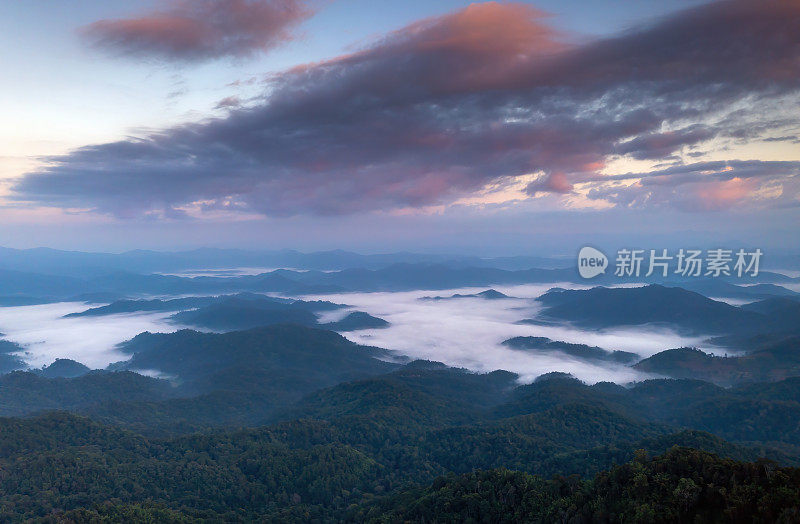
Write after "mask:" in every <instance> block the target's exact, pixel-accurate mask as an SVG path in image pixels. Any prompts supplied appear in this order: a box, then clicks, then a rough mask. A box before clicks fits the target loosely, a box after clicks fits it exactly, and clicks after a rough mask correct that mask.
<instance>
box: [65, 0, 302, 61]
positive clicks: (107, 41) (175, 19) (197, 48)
mask: <svg viewBox="0 0 800 524" xmlns="http://www.w3.org/2000/svg"><path fill="white" fill-rule="evenodd" d="M312 14H313V11H312V10H311V8H309V7H308V5H307V4H306V3H305V2H304V1H303V0H174V1H172V2H170V5H169V6H168V7H167V8H166V9H165V10H163V11H157V12H153V13H149V14H146V15H144V16H141V17H138V18H124V19H118V20H99V21H97V22H94V23H92V24H89V25H88V26H86V27H84V28H82V30H81V33H82V34H83V35H84V36H85V37H86V38H87V39H88V40H89V41H91V42H92V43H93V44H94V45H96V46H97V47H100V48H104V49H109V50H111V51H115V52H120V53H122V54H125V55H135V56H143V57H157V58H165V59H169V60H181V61H193V60H206V59H214V58H221V57H226V56H230V57H243V56H248V55H251V54H254V53H257V52H263V51H266V50H269V49H272V48H274V47H276V46H278V45H280V44H283V43H285V42H287V41H289V40H291V39H292V38H293V34H292V29H294V27H295V26H297V25H298V24H299V23H300V22H302V21H303V20H305V19H307V18H309V17H310V16H311V15H312Z"/></svg>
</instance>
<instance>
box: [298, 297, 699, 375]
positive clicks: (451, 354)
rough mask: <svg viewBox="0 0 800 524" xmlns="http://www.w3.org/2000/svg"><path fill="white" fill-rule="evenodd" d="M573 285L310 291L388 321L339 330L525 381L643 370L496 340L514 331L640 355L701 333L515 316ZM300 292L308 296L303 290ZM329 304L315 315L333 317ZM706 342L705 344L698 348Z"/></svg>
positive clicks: (531, 312) (689, 342)
mask: <svg viewBox="0 0 800 524" xmlns="http://www.w3.org/2000/svg"><path fill="white" fill-rule="evenodd" d="M556 286H558V287H565V288H566V287H570V288H579V287H580V286H575V285H572V284H557V285H552V284H548V285H522V286H495V287H494V289H497V290H498V291H500V292H502V293H504V294H506V295H508V296H509V297H514V298H508V299H497V300H487V299H483V298H457V299H446V300H422V297H426V296H434V295H435V296H442V297H446V296H450V295H452V294H455V293H459V294H474V293H477V292H480V291H483V290H485V289H486V288H463V289H450V290H438V291H435V292H431V291H410V292H399V293H344V294H330V295H314V296H313V297H312V298H314V299H319V300H330V301H332V302H338V303H345V304H349V305H351V306H353V309H357V310H361V311H366V312H367V313H369V314H371V315H374V316H377V317H380V318H383V319H384V320H387V321H389V322H390V326H389V327H387V328H382V329H367V330H360V331H353V332H350V333H343V335H344V336H345V337H347V338H348V339H350V340H352V341H354V342H358V343H360V344H367V345H373V346H378V347H383V348H387V349H392V350H395V351H398V352H400V353H402V354H405V355H408V356H410V357H411V358H420V359H429V360H436V361H440V362H444V363H445V364H448V365H451V366H458V367H465V368H468V369H472V370H475V371H492V370H495V369H505V370H508V371H513V372H515V373H518V374H519V375H520V377H521V380H522V381H531V380H533V379H534V378H536V377H537V376H539V375H541V374H543V373H548V372H550V371H562V372H566V373H571V374H573V375H575V376H576V377H578V378H580V379H581V380H584V381H586V382H589V383H594V382H598V381H613V382H618V383H625V382H630V381H631V380H637V379H643V378H647V377H646V376H645V375H643V374H641V373H639V372H637V371H636V370H634V369H631V368H629V367H626V366H621V365H614V364H605V363H603V364H600V363H591V362H587V361H585V360H580V359H577V358H574V357H570V356H567V355H564V354H558V353H534V352H528V351H520V350H514V349H510V348H508V347H505V346H503V345H502V344H501V342H502V341H504V340H506V339H508V338H511V337H517V336H539V337H547V338H550V339H553V340H560V341H564V342H571V343H580V344H588V345H591V346H599V347H602V348H604V349H607V350H621V351H630V352H633V353H636V354H638V355H640V356H642V357H648V356H651V355H653V354H655V353H658V352H659V351H663V350H665V349H669V348H675V347H681V346H699V345H701V341H702V338H698V337H685V336H681V335H678V334H677V333H675V332H674V331H671V330H668V329H663V328H662V329H655V328H653V329H648V328H643V327H642V328H639V327H637V328H625V329H614V330H603V331H590V330H584V329H579V328H575V327H571V326H561V325H558V326H541V325H529V324H517V322H518V321H520V320H522V319H525V318H531V317H534V316H535V315H536V314H537V313H538V312H539V311H540V309H541V307H540V304H539V303H538V302H536V301H535V300H534V299H535V298H536V297H537V296H539V295H541V294H542V293H544V292H546V291H547V290H548V289H551V288H552V287H556ZM306 298H308V297H306ZM344 314H346V312H342V311H337V312H333V313H331V314H329V315H328V318H326V319H323V320H331V321H332V320H336V319H337V318H338V317H340V316H342V315H344ZM704 349H705V350H713V348H704Z"/></svg>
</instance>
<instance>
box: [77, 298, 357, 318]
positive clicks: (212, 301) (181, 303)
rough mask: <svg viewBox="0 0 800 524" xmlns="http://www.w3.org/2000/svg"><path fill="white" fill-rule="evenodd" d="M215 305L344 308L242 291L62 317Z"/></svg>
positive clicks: (117, 305)
mask: <svg viewBox="0 0 800 524" xmlns="http://www.w3.org/2000/svg"><path fill="white" fill-rule="evenodd" d="M218 304H225V305H229V304H240V305H247V306H251V307H253V308H259V307H260V308H262V309H264V308H272V309H281V308H282V307H283V306H286V307H289V306H291V308H292V309H303V310H307V311H333V310H336V309H340V308H343V307H346V306H344V305H343V304H334V303H333V302H328V301H325V300H312V301H304V300H293V299H288V298H281V297H272V296H267V295H263V294H258V293H248V292H242V293H236V294H231V295H216V296H205V297H186V298H174V299H168V300H161V299H150V300H130V299H126V300H116V301H114V302H112V303H111V304H107V305H104V306H99V307H93V308H89V309H86V310H85V311H80V312H78V313H70V314H68V315H65V317H66V318H73V317H93V316H102V315H113V314H117V313H136V312H146V311H184V310H189V309H202V308H205V307H207V306H212V305H218Z"/></svg>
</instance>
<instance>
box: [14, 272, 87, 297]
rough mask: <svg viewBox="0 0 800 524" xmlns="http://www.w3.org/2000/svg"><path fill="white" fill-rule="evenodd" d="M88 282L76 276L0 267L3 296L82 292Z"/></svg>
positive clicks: (37, 295)
mask: <svg viewBox="0 0 800 524" xmlns="http://www.w3.org/2000/svg"><path fill="white" fill-rule="evenodd" d="M89 287H90V286H89V284H88V283H87V282H86V281H84V280H81V279H78V278H71V277H64V276H54V275H44V274H38V273H28V272H24V271H12V270H7V269H0V289H2V293H3V295H4V296H11V295H23V296H28V297H30V296H33V297H49V296H53V295H58V296H70V295H77V294H79V293H83V292H85V291H86V290H87V288H89Z"/></svg>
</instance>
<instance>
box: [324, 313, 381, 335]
mask: <svg viewBox="0 0 800 524" xmlns="http://www.w3.org/2000/svg"><path fill="white" fill-rule="evenodd" d="M320 326H321V327H324V328H325V329H330V330H332V331H355V330H357V329H376V328H385V327H389V323H388V322H387V321H385V320H383V319H382V318H378V317H373V316H372V315H370V314H369V313H364V312H363V311H354V312H352V313H350V314H348V315H347V316H346V317H344V318H343V319H341V320H337V321H336V322H330V323H328V324H320Z"/></svg>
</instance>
